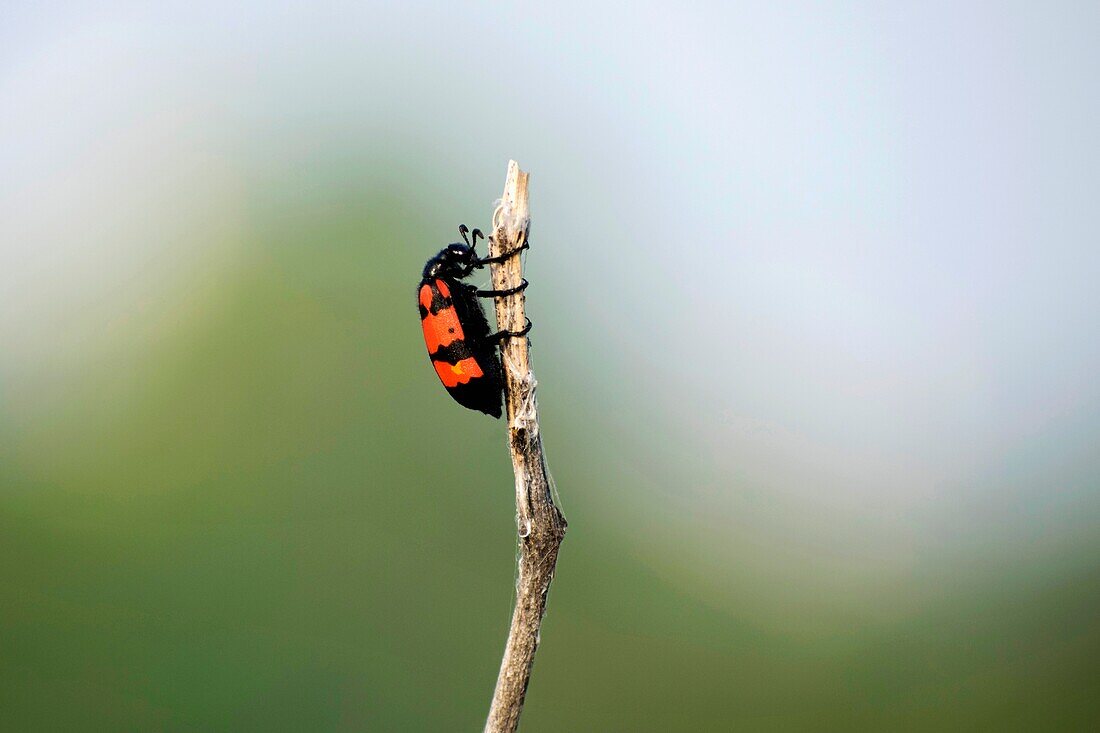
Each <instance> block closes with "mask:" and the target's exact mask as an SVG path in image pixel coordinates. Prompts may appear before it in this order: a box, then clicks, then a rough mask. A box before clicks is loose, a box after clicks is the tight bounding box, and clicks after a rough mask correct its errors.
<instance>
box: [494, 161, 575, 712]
mask: <svg viewBox="0 0 1100 733" xmlns="http://www.w3.org/2000/svg"><path fill="white" fill-rule="evenodd" d="M529 225H530V216H529V214H528V208H527V173H525V172H523V171H521V170H520V169H519V164H518V163H516V162H515V161H514V160H513V161H510V162H509V163H508V177H507V179H506V181H505V184H504V195H503V197H502V198H501V202H500V206H499V207H498V208H497V210H496V212H495V213H494V214H493V234H492V236H491V237H490V239H489V254H490V255H491V256H494V257H495V256H498V255H501V254H504V253H506V252H511V251H513V250H515V249H517V248H518V247H520V246H522V245H523V244H524V243H525V242H526V241H527V231H528V227H529ZM491 271H492V281H493V288H494V289H495V290H505V289H508V288H513V287H516V286H518V285H519V284H520V283H521V282H522V279H523V260H522V258H521V257H510V258H508V259H506V260H505V261H504V262H500V263H496V264H493V265H491ZM496 315H497V325H498V327H499V328H502V329H508V330H509V331H521V330H523V327H524V325H525V323H526V316H525V314H524V294H523V293H522V292H520V293H516V294H514V295H509V296H505V297H502V298H497V299H496ZM500 351H501V362H502V364H503V366H504V381H505V402H506V409H507V412H506V415H507V418H508V446H509V450H510V451H511V454H512V467H513V468H514V469H515V474H516V525H517V529H518V531H519V573H518V576H517V580H516V608H515V611H514V612H513V613H512V626H511V628H510V630H509V632H508V643H507V645H506V646H505V649H504V659H503V661H502V662H501V664H500V675H499V676H498V677H497V686H496V690H495V691H494V692H493V704H492V707H490V708H489V718H488V720H487V721H486V723H485V731H486V733H510V732H511V731H514V730H515V729H516V726H517V725H519V716H520V713H521V712H522V711H523V700H524V697H525V696H526V694H527V683H528V681H529V680H530V678H531V665H532V663H533V662H534V659H535V651H536V650H537V649H538V645H539V627H540V626H541V625H542V617H543V615H544V614H545V613H546V594H547V591H549V590H550V581H551V580H553V578H554V566H555V564H556V563H557V560H558V548H559V547H560V546H561V542H562V539H563V538H564V537H565V527H566V523H565V517H564V516H563V515H562V513H561V510H560V509H559V508H558V506H557V505H556V504H555V503H554V496H553V492H552V490H551V483H550V475H549V473H548V472H547V470H546V458H545V456H544V455H543V452H542V437H541V435H540V434H539V416H538V405H537V404H536V402H535V387H536V384H537V383H536V382H535V377H534V375H533V374H532V373H531V367H530V364H529V360H528V341H527V338H526V337H522V338H506V339H504V341H503V342H502V343H501V349H500Z"/></svg>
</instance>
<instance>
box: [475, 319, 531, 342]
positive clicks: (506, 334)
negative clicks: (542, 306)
mask: <svg viewBox="0 0 1100 733" xmlns="http://www.w3.org/2000/svg"><path fill="white" fill-rule="evenodd" d="M530 330H531V319H530V318H528V319H527V325H526V326H524V327H523V330H522V331H506V330H504V331H497V332H496V333H491V334H489V335H488V336H486V337H485V340H486V341H503V340H504V339H506V338H519V337H520V336H526V335H527V332H528V331H530Z"/></svg>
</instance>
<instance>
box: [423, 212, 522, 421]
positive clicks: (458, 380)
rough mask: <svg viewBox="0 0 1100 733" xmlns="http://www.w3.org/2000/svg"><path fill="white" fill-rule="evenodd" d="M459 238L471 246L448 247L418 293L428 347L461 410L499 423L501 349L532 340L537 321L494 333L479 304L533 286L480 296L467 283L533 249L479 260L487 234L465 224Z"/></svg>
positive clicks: (432, 263) (455, 244)
mask: <svg viewBox="0 0 1100 733" xmlns="http://www.w3.org/2000/svg"><path fill="white" fill-rule="evenodd" d="M458 232H459V234H461V235H462V240H463V242H465V244H463V242H453V243H451V244H448V245H447V246H446V247H444V248H443V249H441V250H440V251H439V254H437V255H436V256H435V257H432V258H431V259H430V260H428V261H427V263H425V265H424V272H423V274H422V276H421V280H420V285H418V286H417V289H416V299H417V304H418V305H419V306H420V325H421V327H422V328H423V330H424V344H425V345H426V346H427V347H428V357H429V358H430V359H431V362H432V366H433V367H435V372H436V374H437V375H438V376H439V381H441V382H442V383H443V386H444V387H446V388H447V392H448V393H449V394H450V395H451V397H453V398H454V399H455V401H456V402H458V404H460V405H462V406H463V407H467V408H469V409H471V410H478V411H480V412H484V413H485V414H486V415H492V416H493V417H496V418H499V417H500V414H501V398H502V396H503V394H504V377H503V372H502V369H501V363H500V355H499V354H498V353H497V345H498V344H499V343H500V342H501V341H502V340H503V339H505V338H511V337H519V336H524V335H526V334H527V332H528V331H530V330H531V321H530V320H528V321H527V324H526V326H525V327H524V328H523V330H521V331H507V330H501V331H497V332H496V333H490V331H489V321H488V320H487V319H486V317H485V311H484V310H483V309H482V307H481V302H480V301H479V300H478V298H499V297H502V296H505V295H514V294H515V293H519V292H521V291H523V290H525V289H526V288H527V280H526V279H524V280H523V282H522V283H520V284H519V285H517V286H516V287H514V288H508V289H505V290H478V289H477V288H476V287H474V286H473V285H470V284H468V283H464V282H462V281H463V280H464V279H466V278H468V277H469V276H470V275H471V274H473V272H474V270H477V269H480V268H482V267H485V266H486V265H488V264H492V263H494V262H503V261H504V260H507V259H508V258H510V257H515V256H516V255H518V254H519V253H520V252H522V251H523V250H525V249H527V248H528V246H529V245H528V244H527V242H526V241H524V243H523V244H522V245H521V246H520V247H517V248H516V249H514V250H512V251H511V252H505V253H504V254H502V255H498V256H496V257H479V256H478V254H477V252H476V247H477V239H478V237H481V238H482V239H484V238H485V235H483V234H482V233H481V230H480V229H474V230H473V231H472V232H471V231H470V230H469V229H468V228H467V227H466V225H465V224H462V225H460V226H459V227H458Z"/></svg>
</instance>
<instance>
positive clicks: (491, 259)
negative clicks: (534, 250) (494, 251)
mask: <svg viewBox="0 0 1100 733" xmlns="http://www.w3.org/2000/svg"><path fill="white" fill-rule="evenodd" d="M530 247H531V245H530V244H528V243H527V242H524V243H523V244H521V245H520V246H518V247H516V248H515V249H513V250H512V251H511V252H505V253H504V254H502V255H497V256H496V257H485V258H484V259H480V260H478V261H477V267H482V266H484V265H491V264H493V263H496V262H504V261H505V260H506V259H508V258H509V257H514V256H516V255H518V254H519V253H520V252H522V251H523V250H525V249H529V248H530Z"/></svg>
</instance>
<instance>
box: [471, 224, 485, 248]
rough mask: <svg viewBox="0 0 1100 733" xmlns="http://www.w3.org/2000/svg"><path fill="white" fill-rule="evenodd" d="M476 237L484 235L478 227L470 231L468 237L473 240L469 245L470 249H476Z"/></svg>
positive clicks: (483, 236) (483, 237)
mask: <svg viewBox="0 0 1100 733" xmlns="http://www.w3.org/2000/svg"><path fill="white" fill-rule="evenodd" d="M478 237H481V238H482V239H485V235H484V234H482V233H481V230H480V229H475V230H473V231H472V232H470V239H471V240H472V241H473V244H471V245H470V249H476V248H477V238H478Z"/></svg>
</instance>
